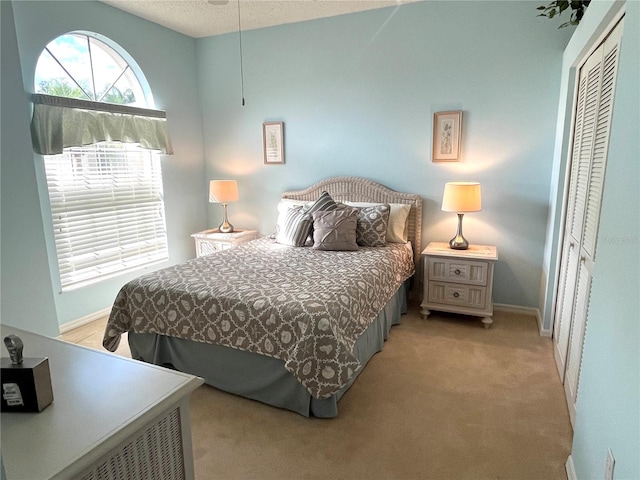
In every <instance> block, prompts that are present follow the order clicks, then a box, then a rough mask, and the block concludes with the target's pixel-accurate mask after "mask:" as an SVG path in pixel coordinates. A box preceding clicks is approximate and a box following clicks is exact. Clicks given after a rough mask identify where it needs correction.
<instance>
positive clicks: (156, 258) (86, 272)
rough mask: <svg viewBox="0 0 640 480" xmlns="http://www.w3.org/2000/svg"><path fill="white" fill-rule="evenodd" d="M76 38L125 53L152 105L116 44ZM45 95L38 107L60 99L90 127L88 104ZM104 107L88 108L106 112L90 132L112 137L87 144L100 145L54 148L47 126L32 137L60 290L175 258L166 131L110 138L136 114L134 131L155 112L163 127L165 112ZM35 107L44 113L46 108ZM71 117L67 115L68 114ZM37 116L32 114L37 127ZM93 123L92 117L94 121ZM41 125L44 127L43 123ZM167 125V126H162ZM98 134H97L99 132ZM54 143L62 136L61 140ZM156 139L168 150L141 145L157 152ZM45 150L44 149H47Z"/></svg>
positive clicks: (91, 104) (92, 104) (77, 121)
mask: <svg viewBox="0 0 640 480" xmlns="http://www.w3.org/2000/svg"><path fill="white" fill-rule="evenodd" d="M73 34H74V35H78V34H79V35H86V36H90V37H93V38H98V39H99V40H100V41H102V42H103V43H105V44H107V45H108V46H109V47H110V48H111V49H113V51H114V52H117V54H119V55H121V57H122V58H120V59H119V62H120V63H124V64H128V65H129V66H130V67H131V69H132V70H134V71H136V78H139V79H142V81H140V82H139V83H140V89H139V90H138V91H144V92H145V95H146V99H141V101H143V102H144V103H147V99H149V98H152V96H151V93H150V91H149V88H148V84H147V83H146V80H145V79H144V75H142V72H141V71H140V69H139V67H138V66H137V65H136V64H135V62H133V59H132V58H131V57H130V56H129V55H128V54H126V52H124V51H123V50H122V49H121V48H120V47H119V46H118V45H117V44H115V43H114V42H112V41H111V40H109V39H106V38H102V36H99V35H97V34H92V33H90V32H73ZM120 52H122V53H120ZM92 68H93V67H92ZM96 71H98V69H96ZM94 83H95V81H94ZM35 97H38V95H34V102H36V100H35ZM40 97H41V98H38V99H37V102H38V103H40V101H43V99H44V100H46V102H50V101H54V105H57V104H58V102H55V101H56V99H59V100H60V102H59V103H60V105H61V108H63V109H64V108H71V109H73V108H79V109H80V110H77V112H78V114H77V116H76V118H74V120H75V124H77V125H78V128H80V129H82V128H83V127H84V125H86V124H87V123H86V122H85V116H86V115H87V114H88V115H90V114H89V113H88V112H87V110H84V111H83V110H82V109H83V108H85V105H76V104H74V103H73V102H76V101H75V100H70V101H69V102H67V101H66V99H64V98H61V97H51V96H49V99H48V100H47V99H46V98H44V97H42V96H40ZM136 98H137V97H136ZM151 102H152V100H151ZM76 103H77V102H76ZM102 105H104V108H103V107H102V106H101V103H100V102H89V103H87V105H86V108H87V109H89V110H95V111H96V112H97V113H96V115H100V117H95V119H96V121H99V122H100V123H99V126H100V129H96V125H94V127H93V130H92V131H91V133H89V131H87V134H88V135H89V138H91V135H94V136H95V135H104V134H105V132H106V136H101V137H100V136H95V137H94V138H93V140H91V139H90V140H89V142H91V141H93V142H96V143H90V144H88V145H85V143H89V142H87V141H86V140H85V138H87V137H86V136H85V135H84V134H83V135H82V137H83V138H82V141H79V142H77V143H76V141H75V139H72V141H71V142H70V143H66V141H67V140H68V139H67V137H66V136H65V138H64V143H63V145H59V146H56V145H55V143H56V142H53V143H54V145H53V147H54V148H50V147H52V145H50V144H49V143H47V140H48V139H47V138H45V137H46V135H47V130H48V129H47V128H44V129H36V130H37V131H38V132H39V131H41V130H42V131H44V135H45V137H40V136H36V137H34V148H35V149H36V151H37V152H39V153H41V154H42V155H43V159H44V170H45V179H46V184H47V190H48V193H49V209H50V210H49V211H50V212H51V217H50V218H51V221H52V233H53V244H54V245H55V254H56V257H57V266H58V276H59V280H60V288H61V291H62V292H66V291H70V290H75V289H77V288H81V287H84V286H87V285H90V284H94V283H97V282H100V281H103V280H105V279H107V278H110V277H114V276H118V275H122V274H124V273H127V272H130V271H134V270H138V269H141V268H145V267H148V266H150V265H153V264H157V263H160V262H165V261H167V260H168V259H169V253H168V240H167V228H166V219H165V209H164V195H163V182H162V166H161V158H160V153H167V154H170V153H173V152H172V150H171V146H170V140H169V139H168V136H167V137H166V138H164V137H163V136H162V134H159V137H158V138H155V137H154V136H153V135H158V133H157V132H158V130H156V128H155V127H154V128H152V129H150V130H149V132H152V133H148V132H145V133H143V137H141V138H140V140H138V141H135V143H127V142H132V141H134V140H130V139H129V138H128V137H129V136H130V135H129V134H127V133H126V132H127V131H128V130H127V129H126V128H125V129H124V130H123V132H124V133H123V135H122V138H121V137H119V136H112V133H113V132H114V128H113V127H114V125H115V126H116V128H115V130H116V131H117V130H118V128H117V126H118V123H117V122H118V119H119V118H122V117H121V116H122V115H133V116H134V117H135V118H134V117H130V118H132V120H131V122H133V123H134V124H135V125H136V128H134V130H135V131H138V130H141V129H139V128H137V127H139V126H140V125H143V124H142V123H141V122H144V121H145V120H144V118H140V115H142V116H147V115H150V117H149V118H150V120H149V122H152V121H153V122H156V121H157V120H151V118H152V117H157V116H159V115H156V114H158V113H160V114H162V115H160V116H161V117H162V120H161V122H164V118H165V117H164V112H158V111H153V110H143V109H140V108H138V109H137V110H136V109H131V108H130V107H126V106H123V107H120V106H116V105H112V104H102ZM138 105H139V103H138ZM36 106H37V107H38V108H41V106H40V105H36ZM46 108H49V107H46ZM54 108H57V107H54ZM127 109H128V110H127ZM132 110H134V111H132ZM101 112H102V113H101ZM109 112H114V113H109ZM67 113H69V117H68V118H71V115H72V114H73V111H72V110H69V111H68V112H67ZM67 113H64V112H63V115H67ZM74 115H75V114H74ZM109 115H115V117H114V118H113V120H114V121H111V120H110V118H109V117H108V116H109ZM35 118H36V117H35V113H34V120H33V121H34V122H35ZM91 120H94V117H92V118H91ZM65 121H67V119H65ZM131 122H128V124H131ZM136 122H137V123H136ZM34 125H35V124H34V123H32V130H33V131H34V132H36V130H34ZM37 125H38V127H40V123H38V124H37ZM62 125H65V124H64V123H63V124H62ZM144 125H146V124H144ZM45 127H47V125H45ZM60 127H61V125H60ZM162 127H163V128H164V125H162ZM66 128H67V130H68V131H71V132H76V131H80V132H81V130H77V128H75V127H74V128H73V129H72V130H69V129H68V126H67V127H66ZM67 130H62V129H61V130H60V133H61V134H64V135H66V134H67V133H68V131H67ZM142 130H144V129H142ZM160 130H162V129H160ZM97 131H99V133H97V134H96V132H97ZM100 132H101V133H100ZM149 135H152V137H149ZM52 138H53V139H55V140H58V139H59V137H57V136H54V137H52ZM104 138H117V139H119V140H120V141H101V140H100V139H104ZM136 138H137V137H136ZM158 140H159V141H160V143H162V144H163V145H164V144H165V143H166V145H165V146H164V147H163V148H160V150H158V151H156V150H150V149H145V148H143V147H141V146H140V144H143V145H145V144H152V145H154V146H153V147H150V148H158V147H155V145H156V144H157V141H158ZM70 145H75V146H70ZM63 146H64V148H62V147H63ZM39 147H45V151H43V150H42V149H41V148H39ZM49 150H51V151H49ZM59 152H62V153H59ZM43 206H44V204H43ZM51 254H53V252H51Z"/></svg>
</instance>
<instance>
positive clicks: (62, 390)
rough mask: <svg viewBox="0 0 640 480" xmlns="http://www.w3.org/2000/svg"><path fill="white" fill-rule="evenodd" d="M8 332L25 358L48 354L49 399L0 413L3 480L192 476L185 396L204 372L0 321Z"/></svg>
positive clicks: (187, 402)
mask: <svg viewBox="0 0 640 480" xmlns="http://www.w3.org/2000/svg"><path fill="white" fill-rule="evenodd" d="M11 333H13V334H15V335H18V336H19V337H20V338H22V340H23V342H24V356H25V357H48V358H49V366H50V369H51V384H52V387H53V403H52V404H51V405H49V406H48V407H47V408H45V409H44V410H43V411H42V412H40V413H5V412H3V413H2V463H3V466H4V469H5V471H6V476H7V478H8V479H29V480H39V479H70V478H74V479H75V478H77V479H82V480H94V479H95V480H97V479H114V480H115V479H128V478H132V479H133V478H135V479H136V480H142V479H157V478H163V479H171V480H173V479H187V480H188V479H193V478H194V472H193V453H192V446H191V426H190V423H189V396H190V394H191V392H192V391H193V390H195V389H196V388H197V387H198V386H200V385H201V384H202V379H200V378H198V377H194V376H193V375H188V374H184V373H180V372H174V371H171V370H167V369H165V368H161V367H158V366H155V365H149V364H146V363H142V362H138V361H135V360H131V359H126V358H122V357H118V356H116V355H113V354H110V353H107V352H104V353H103V352H99V351H96V350H91V349H89V348H85V347H82V346H78V345H72V344H69V343H66V342H63V341H61V340H56V339H52V338H48V337H43V336H40V335H35V334H32V333H28V332H24V331H22V330H18V329H15V328H12V327H7V326H4V325H3V326H2V330H1V335H2V337H3V338H4V337H5V336H7V335H9V334H11ZM2 348H3V350H2V354H3V356H7V351H6V350H5V349H4V346H3V347H2Z"/></svg>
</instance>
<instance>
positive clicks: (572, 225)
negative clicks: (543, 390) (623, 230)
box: [554, 20, 622, 423]
mask: <svg viewBox="0 0 640 480" xmlns="http://www.w3.org/2000/svg"><path fill="white" fill-rule="evenodd" d="M621 36H622V20H621V21H620V22H619V23H618V25H617V26H616V27H615V28H614V29H613V30H612V32H611V33H610V35H609V36H608V37H607V39H606V40H605V41H604V42H603V43H602V45H601V46H600V47H599V48H598V49H597V50H596V51H595V52H593V54H592V55H591V56H590V57H589V58H588V60H587V61H586V62H585V64H584V65H583V66H582V68H581V69H580V76H579V80H578V95H577V98H576V115H575V126H574V135H573V146H572V149H573V151H572V155H571V161H572V163H571V174H570V175H571V176H570V183H569V196H568V201H567V215H566V219H565V230H564V239H563V246H562V254H561V266H560V277H559V283H558V296H557V303H556V318H555V322H554V347H555V348H554V353H555V358H556V364H557V366H558V371H559V373H560V376H561V378H562V380H563V383H564V386H565V394H566V397H567V403H568V405H569V412H570V415H571V421H572V423H573V421H574V419H575V404H576V400H577V397H578V386H579V380H580V366H581V363H582V347H583V343H584V334H585V329H586V324H587V317H588V310H589V298H590V295H591V283H592V277H593V267H594V264H595V254H596V241H597V235H598V223H599V220H600V205H601V201H602V188H603V184H604V175H605V171H606V161H607V151H608V144H609V133H610V125H611V114H612V107H613V98H614V93H615V80H616V72H617V65H618V56H619V46H620V38H621Z"/></svg>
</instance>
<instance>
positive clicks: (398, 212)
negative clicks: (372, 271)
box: [342, 201, 411, 243]
mask: <svg viewBox="0 0 640 480" xmlns="http://www.w3.org/2000/svg"><path fill="white" fill-rule="evenodd" d="M342 203H344V204H345V205H349V206H351V207H373V206H374V205H385V204H383V203H369V202H349V201H346V202H342ZM388 205H389V206H390V207H391V212H390V214H389V226H388V227H387V243H407V241H408V240H409V223H408V222H407V219H408V218H409V211H410V210H411V205H406V204H404V203H389V204H388Z"/></svg>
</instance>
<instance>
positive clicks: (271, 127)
mask: <svg viewBox="0 0 640 480" xmlns="http://www.w3.org/2000/svg"><path fill="white" fill-rule="evenodd" d="M262 147H263V149H264V163H265V164H267V165H271V164H275V163H284V123H283V122H265V123H263V124H262Z"/></svg>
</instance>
